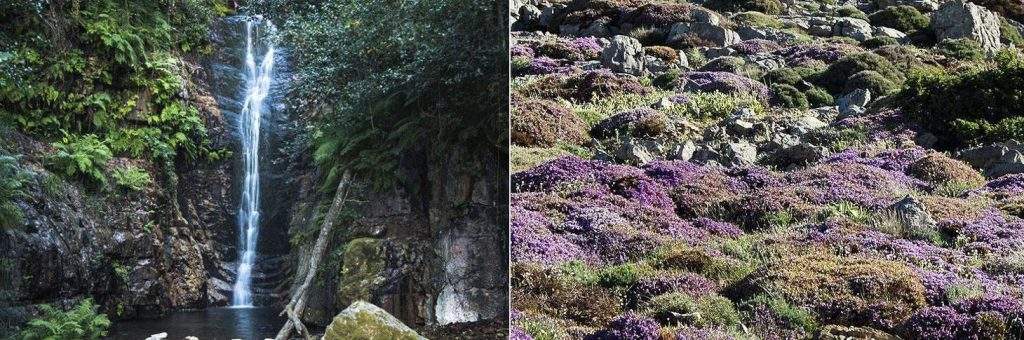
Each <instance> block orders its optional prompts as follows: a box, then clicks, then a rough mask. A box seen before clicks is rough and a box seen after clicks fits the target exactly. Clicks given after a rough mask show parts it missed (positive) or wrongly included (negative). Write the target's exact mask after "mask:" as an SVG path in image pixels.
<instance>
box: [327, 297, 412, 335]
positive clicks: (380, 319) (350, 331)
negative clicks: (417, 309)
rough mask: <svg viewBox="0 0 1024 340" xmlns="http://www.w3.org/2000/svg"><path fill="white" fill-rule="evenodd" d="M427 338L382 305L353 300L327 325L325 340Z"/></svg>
mask: <svg viewBox="0 0 1024 340" xmlns="http://www.w3.org/2000/svg"><path fill="white" fill-rule="evenodd" d="M342 339H365V340H392V339H394V340H426V338H424V337H423V336H420V335H419V334H417V333H416V331H414V330H412V328H409V326H406V325H405V324H403V323H402V322H401V321H399V320H398V319H396V318H395V317H394V316H392V315H391V314H388V312H386V311H384V310H383V309H381V308H380V307H377V306H375V305H373V304H372V303H369V302H366V301H356V302H353V303H352V304H351V305H349V306H348V308H345V310H343V311H341V313H338V315H337V316H335V317H334V320H332V321H331V324H330V325H328V326H327V330H326V331H325V332H324V337H323V340H342Z"/></svg>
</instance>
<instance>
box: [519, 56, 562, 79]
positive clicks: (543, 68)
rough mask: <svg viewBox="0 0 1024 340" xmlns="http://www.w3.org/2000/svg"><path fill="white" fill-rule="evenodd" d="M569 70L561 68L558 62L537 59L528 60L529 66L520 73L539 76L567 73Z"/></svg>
mask: <svg viewBox="0 0 1024 340" xmlns="http://www.w3.org/2000/svg"><path fill="white" fill-rule="evenodd" d="M571 69H572V68H571V67H567V66H563V65H562V62H561V61H559V60H555V59H551V58H548V57H537V58H533V59H532V60H530V64H529V65H528V66H527V67H526V68H525V69H524V70H522V72H523V73H524V74H532V75H540V74H552V73H560V72H567V71H570V70H571Z"/></svg>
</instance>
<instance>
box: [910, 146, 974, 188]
mask: <svg viewBox="0 0 1024 340" xmlns="http://www.w3.org/2000/svg"><path fill="white" fill-rule="evenodd" d="M907 170H908V171H909V173H910V174H911V175H913V176H914V177H917V178H920V179H922V180H925V181H928V182H931V183H935V184H947V183H962V184H965V185H969V186H971V187H977V186H979V185H981V184H982V183H984V182H985V177H983V176H982V175H981V173H979V172H978V171H977V170H974V168H971V166H970V165H968V164H967V163H964V162H962V161H959V160H956V159H953V158H950V157H949V156H946V155H944V154H942V153H938V152H932V153H929V154H928V155H927V156H924V157H922V158H921V159H918V160H917V161H915V162H914V163H913V164H911V165H910V167H909V168H908V169H907Z"/></svg>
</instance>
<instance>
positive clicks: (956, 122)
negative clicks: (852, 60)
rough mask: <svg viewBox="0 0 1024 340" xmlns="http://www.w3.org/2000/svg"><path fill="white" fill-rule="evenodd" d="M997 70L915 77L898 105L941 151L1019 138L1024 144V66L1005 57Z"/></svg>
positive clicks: (935, 72) (1012, 57)
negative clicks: (935, 139) (931, 136)
mask: <svg viewBox="0 0 1024 340" xmlns="http://www.w3.org/2000/svg"><path fill="white" fill-rule="evenodd" d="M996 59H997V63H996V64H997V65H995V66H993V67H991V68H988V69H983V70H977V71H968V72H960V73H957V74H952V73H948V72H945V71H941V70H933V71H930V72H919V73H916V74H915V75H914V76H913V77H912V78H911V80H910V81H908V83H907V86H906V88H905V89H904V90H903V91H902V92H901V93H900V95H899V100H898V101H899V105H900V106H901V107H902V108H903V109H904V110H905V111H906V112H907V113H909V116H910V117H911V118H912V119H913V120H915V121H916V122H917V123H918V124H921V126H923V127H924V128H925V129H927V130H929V131H930V132H932V133H933V134H935V135H936V136H938V137H939V141H938V143H937V144H936V145H937V146H938V147H940V148H945V149H949V148H956V147H961V146H966V145H972V144H977V143H986V142H994V141H999V140H1005V139H1008V138H1015V139H1017V140H1024V120H1021V119H1020V118H1019V117H1020V116H1019V115H1020V112H1024V89H1022V88H1021V87H1020V86H1018V85H1017V84H1022V83H1024V61H1022V60H1021V57H1020V56H1019V55H1018V54H1016V53H1012V52H1004V53H1000V54H999V56H997V58H996Z"/></svg>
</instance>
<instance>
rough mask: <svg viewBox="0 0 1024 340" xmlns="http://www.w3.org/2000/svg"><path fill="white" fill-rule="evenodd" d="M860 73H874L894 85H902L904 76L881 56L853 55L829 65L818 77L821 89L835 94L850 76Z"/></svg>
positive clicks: (866, 53) (867, 53)
mask: <svg viewBox="0 0 1024 340" xmlns="http://www.w3.org/2000/svg"><path fill="white" fill-rule="evenodd" d="M861 71H875V72H878V74H880V75H882V77H884V78H885V79H888V80H889V81H891V82H892V83H894V84H902V83H903V80H904V77H905V76H904V75H903V73H902V72H900V70H899V69H898V68H896V66H894V65H893V64H892V62H890V61H889V60H887V59H885V58H883V57H882V56H880V55H878V54H875V53H871V52H861V53H854V54H851V55H848V56H846V57H843V58H841V59H839V60H838V61H836V62H835V63H833V64H832V65H829V67H828V68H827V69H825V71H824V72H822V73H821V75H820V76H819V77H818V80H817V81H818V83H820V84H821V86H822V87H824V88H826V89H828V90H829V91H830V92H832V93H835V92H839V91H840V90H842V89H843V88H844V86H845V84H846V82H847V80H848V79H850V77H851V76H853V75H854V74H857V73H858V72H861Z"/></svg>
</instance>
